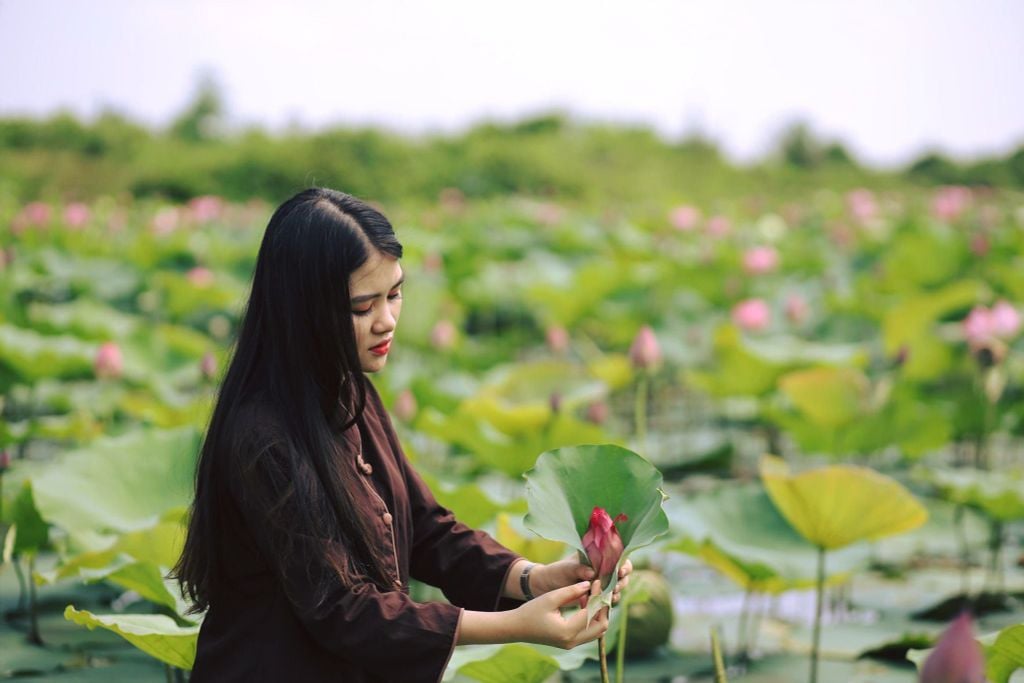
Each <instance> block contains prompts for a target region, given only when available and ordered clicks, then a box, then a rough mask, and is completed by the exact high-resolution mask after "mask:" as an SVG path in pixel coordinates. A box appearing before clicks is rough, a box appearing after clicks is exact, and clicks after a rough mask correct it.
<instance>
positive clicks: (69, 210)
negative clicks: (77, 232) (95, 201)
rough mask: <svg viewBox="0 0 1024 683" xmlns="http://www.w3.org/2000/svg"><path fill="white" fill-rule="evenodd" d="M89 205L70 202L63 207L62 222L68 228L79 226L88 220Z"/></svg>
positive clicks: (82, 225)
mask: <svg viewBox="0 0 1024 683" xmlns="http://www.w3.org/2000/svg"><path fill="white" fill-rule="evenodd" d="M89 215H90V214H89V207H88V206H86V205H85V204H83V203H82V202H72V203H71V204H68V205H67V206H65V207H64V222H65V223H67V224H68V227H70V228H81V227H84V226H85V224H86V223H88V222H89Z"/></svg>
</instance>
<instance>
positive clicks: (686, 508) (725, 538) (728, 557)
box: [663, 484, 870, 594]
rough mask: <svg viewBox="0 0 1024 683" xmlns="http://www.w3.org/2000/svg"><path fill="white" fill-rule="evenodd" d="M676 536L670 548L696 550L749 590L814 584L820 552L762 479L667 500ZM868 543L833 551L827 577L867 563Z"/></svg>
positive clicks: (836, 578)
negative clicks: (778, 504)
mask: <svg viewBox="0 0 1024 683" xmlns="http://www.w3.org/2000/svg"><path fill="white" fill-rule="evenodd" d="M665 508H666V511H667V513H668V516H669V523H670V525H671V530H672V534H671V536H672V538H673V539H674V540H672V541H671V542H670V543H668V544H666V545H665V546H663V548H664V549H665V550H670V551H678V552H682V553H686V554H688V555H692V556H694V557H696V558H698V559H700V560H701V561H703V562H705V563H706V564H707V565H709V566H711V567H713V568H715V569H717V570H718V571H720V572H721V573H722V574H723V575H725V576H726V577H727V578H729V579H730V580H732V581H735V582H736V583H737V584H738V585H740V586H741V587H743V588H744V589H746V590H752V591H757V592H763V593H773V594H777V593H782V592H785V591H787V590H791V589H794V588H802V587H806V586H811V585H813V584H814V577H815V572H816V563H817V553H816V552H815V550H814V549H813V548H812V547H810V546H809V545H808V544H807V542H806V541H805V540H804V539H803V538H802V537H801V536H800V535H799V534H798V533H797V532H796V531H795V530H794V529H793V527H792V526H791V525H790V524H789V522H787V521H786V519H785V518H784V517H783V516H782V515H781V514H780V513H779V511H778V509H777V508H776V507H775V505H774V504H773V503H772V501H771V498H769V497H768V494H767V493H766V492H765V491H764V489H763V488H762V487H761V486H759V485H757V484H739V485H735V484H730V485H723V486H717V487H715V488H714V489H711V490H707V491H701V492H699V493H696V494H693V495H689V496H686V497H685V498H673V499H671V500H669V501H667V502H666V504H665ZM869 559H870V557H869V552H868V549H867V548H866V547H856V548H847V549H844V550H840V551H837V552H836V553H835V554H834V555H833V556H832V562H831V564H830V567H829V571H830V574H829V577H828V581H829V582H830V583H839V582H842V581H844V580H846V579H847V578H848V577H849V575H850V574H851V573H852V572H854V571H856V570H858V569H860V568H862V567H865V566H867V564H868V562H869Z"/></svg>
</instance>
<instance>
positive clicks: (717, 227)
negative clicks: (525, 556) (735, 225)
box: [705, 216, 732, 238]
mask: <svg viewBox="0 0 1024 683" xmlns="http://www.w3.org/2000/svg"><path fill="white" fill-rule="evenodd" d="M705 230H707V231H708V235H710V236H711V237H716V238H721V237H725V236H726V235H728V234H729V233H730V232H731V231H732V225H731V224H730V223H729V219H728V218H726V217H725V216H712V217H711V218H709V219H708V224H707V226H705Z"/></svg>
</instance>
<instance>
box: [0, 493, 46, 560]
mask: <svg viewBox="0 0 1024 683" xmlns="http://www.w3.org/2000/svg"><path fill="white" fill-rule="evenodd" d="M10 508H11V509H10V510H7V509H6V506H5V510H4V515H5V517H6V519H8V520H9V521H10V522H11V523H12V524H13V525H14V526H15V528H16V529H17V532H16V534H15V536H14V545H13V547H12V552H14V553H23V552H34V551H37V550H39V549H40V548H42V547H43V546H44V545H46V542H47V540H48V539H49V525H48V524H47V523H46V521H45V520H44V519H43V518H42V517H41V516H40V515H39V510H38V508H37V507H36V504H35V501H34V500H33V495H32V484H31V482H28V481H24V482H22V484H21V487H20V488H19V490H18V494H17V495H16V496H15V497H14V500H13V501H12V504H11V506H10Z"/></svg>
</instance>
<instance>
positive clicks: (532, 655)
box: [458, 643, 559, 683]
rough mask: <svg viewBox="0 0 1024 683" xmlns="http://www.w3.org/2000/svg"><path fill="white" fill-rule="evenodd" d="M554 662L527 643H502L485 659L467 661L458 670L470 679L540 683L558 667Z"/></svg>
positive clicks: (507, 682)
mask: <svg viewBox="0 0 1024 683" xmlns="http://www.w3.org/2000/svg"><path fill="white" fill-rule="evenodd" d="M558 669H559V667H558V662H557V661H556V660H555V659H554V658H552V657H549V656H548V655H544V654H541V653H540V652H538V651H537V650H535V649H533V648H532V647H530V646H529V645H524V644H522V643H510V644H508V645H504V646H503V647H502V648H501V649H500V650H498V651H497V652H496V653H495V654H494V655H492V656H491V657H489V658H487V659H483V660H477V661H475V662H469V663H468V664H465V665H463V666H462V667H461V668H460V669H459V670H458V671H459V674H460V675H462V676H465V677H466V678H469V679H472V680H474V681H483V682H484V683H544V681H546V680H548V679H549V678H551V674H553V673H555V672H556V671H558Z"/></svg>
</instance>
